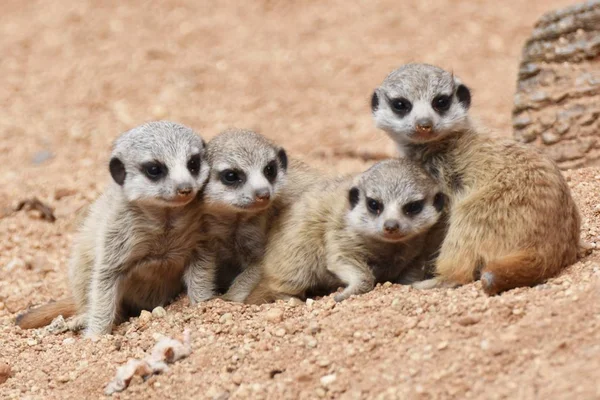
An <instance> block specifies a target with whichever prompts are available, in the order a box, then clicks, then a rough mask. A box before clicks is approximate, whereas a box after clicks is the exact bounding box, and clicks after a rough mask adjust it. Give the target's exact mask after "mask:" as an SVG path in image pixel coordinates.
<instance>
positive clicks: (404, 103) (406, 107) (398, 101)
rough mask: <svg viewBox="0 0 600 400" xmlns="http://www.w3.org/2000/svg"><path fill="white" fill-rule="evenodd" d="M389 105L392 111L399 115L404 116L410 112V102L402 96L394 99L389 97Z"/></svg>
mask: <svg viewBox="0 0 600 400" xmlns="http://www.w3.org/2000/svg"><path fill="white" fill-rule="evenodd" d="M388 101H389V104H390V107H391V108H392V111H393V112H394V113H395V114H396V115H399V116H400V117H404V116H406V115H408V114H409V113H410V111H411V110H412V103H411V102H410V101H408V100H407V99H405V98H404V97H398V98H395V99H389V100H388Z"/></svg>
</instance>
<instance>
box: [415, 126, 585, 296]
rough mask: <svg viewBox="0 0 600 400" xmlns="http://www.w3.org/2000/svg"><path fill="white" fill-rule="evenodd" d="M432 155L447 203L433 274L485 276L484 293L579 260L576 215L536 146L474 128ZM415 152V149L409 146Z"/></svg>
mask: <svg viewBox="0 0 600 400" xmlns="http://www.w3.org/2000/svg"><path fill="white" fill-rule="evenodd" d="M446 144H447V147H446V148H445V149H444V150H443V153H438V158H437V160H438V161H433V159H431V161H428V159H427V155H426V154H427V152H423V153H422V154H421V155H420V157H424V159H425V162H429V163H430V165H431V166H432V168H435V169H438V170H439V171H440V176H441V177H442V179H443V180H444V184H445V185H446V187H448V188H449V189H451V187H452V182H451V180H453V179H457V178H458V179H460V181H461V187H460V188H459V189H458V190H454V191H448V192H449V193H450V197H451V201H450V203H451V204H452V206H451V209H450V219H449V228H448V233H447V236H446V239H445V240H444V243H443V245H442V248H441V251H440V255H439V257H438V260H437V263H436V274H437V275H438V278H437V280H438V281H447V282H453V283H457V284H464V283H468V282H472V281H473V280H474V279H477V278H478V277H479V276H481V277H486V279H484V280H483V282H482V283H483V287H484V290H485V291H486V292H488V293H489V294H495V293H499V292H501V291H503V290H507V289H512V288H514V287H518V286H530V285H535V284H537V283H540V282H543V281H544V280H546V279H547V278H549V277H551V276H554V275H556V274H557V273H558V272H559V271H560V270H562V269H563V268H564V267H566V266H567V265H570V264H572V263H574V262H575V261H576V260H577V252H578V248H579V245H578V243H579V236H580V234H579V229H580V218H579V213H578V211H577V207H576V205H575V202H574V201H573V199H572V197H571V194H570V190H569V187H568V185H567V183H566V181H565V180H564V178H563V176H562V175H561V173H560V171H559V169H558V168H557V167H556V165H555V164H554V163H553V162H552V161H551V160H549V159H548V158H546V157H545V156H544V155H542V154H540V153H539V151H538V150H536V149H533V148H531V147H528V146H526V145H522V144H518V143H516V142H514V141H511V140H501V139H494V138H491V137H488V136H486V135H484V134H481V133H475V132H473V131H467V132H461V133H460V134H457V135H456V136H455V137H451V138H448V139H446ZM415 154H416V153H415Z"/></svg>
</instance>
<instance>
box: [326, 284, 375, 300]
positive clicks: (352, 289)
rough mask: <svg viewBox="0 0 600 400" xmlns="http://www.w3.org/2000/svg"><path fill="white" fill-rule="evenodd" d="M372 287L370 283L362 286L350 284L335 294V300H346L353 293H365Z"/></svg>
mask: <svg viewBox="0 0 600 400" xmlns="http://www.w3.org/2000/svg"><path fill="white" fill-rule="evenodd" d="M372 289H373V288H372V287H371V286H370V285H369V286H362V287H354V286H348V287H346V288H345V289H344V290H343V291H342V292H340V293H336V294H335V295H334V296H333V300H335V301H336V302H337V303H339V302H340V301H344V300H346V299H347V298H349V297H350V296H352V295H355V294H356V295H359V294H364V293H367V292H369V291H370V290H372Z"/></svg>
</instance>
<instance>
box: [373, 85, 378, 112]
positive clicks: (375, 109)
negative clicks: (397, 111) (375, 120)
mask: <svg viewBox="0 0 600 400" xmlns="http://www.w3.org/2000/svg"><path fill="white" fill-rule="evenodd" d="M378 108H379V96H378V95H377V89H375V90H374V91H373V96H371V112H375V111H377V109H378Z"/></svg>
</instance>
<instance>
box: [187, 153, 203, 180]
mask: <svg viewBox="0 0 600 400" xmlns="http://www.w3.org/2000/svg"><path fill="white" fill-rule="evenodd" d="M200 164H201V160H200V154H194V155H193V156H191V157H190V159H189V160H188V163H187V169H188V171H190V173H191V174H192V175H193V176H198V174H199V173H200Z"/></svg>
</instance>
